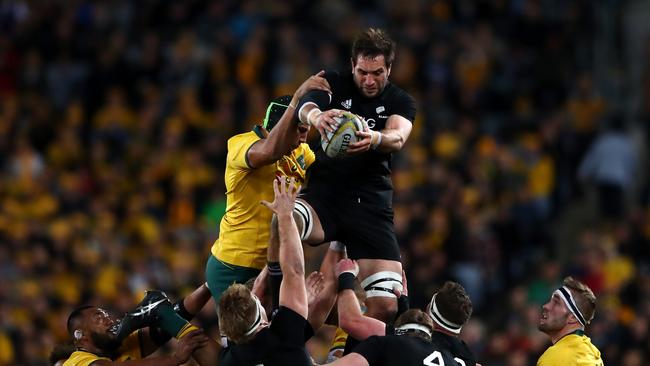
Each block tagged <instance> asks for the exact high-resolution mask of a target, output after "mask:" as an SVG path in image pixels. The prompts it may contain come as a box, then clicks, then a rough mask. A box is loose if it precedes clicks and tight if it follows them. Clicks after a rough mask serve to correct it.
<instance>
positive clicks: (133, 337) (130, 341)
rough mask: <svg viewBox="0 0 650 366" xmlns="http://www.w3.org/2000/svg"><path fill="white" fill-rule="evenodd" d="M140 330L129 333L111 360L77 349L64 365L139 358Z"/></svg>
mask: <svg viewBox="0 0 650 366" xmlns="http://www.w3.org/2000/svg"><path fill="white" fill-rule="evenodd" d="M138 337H139V335H138V331H137V330H136V331H135V332H133V333H131V334H129V336H128V337H126V339H125V340H124V341H123V342H122V346H121V347H120V349H119V351H118V352H117V354H118V356H117V357H116V358H115V359H113V360H111V359H110V358H108V357H104V356H98V355H96V354H94V353H90V352H88V351H83V350H77V351H74V352H72V354H71V355H70V357H69V358H68V359H67V360H66V361H65V362H64V363H63V366H90V364H91V363H93V362H95V361H97V360H106V361H128V360H139V359H141V358H142V350H141V349H140V340H139V339H138Z"/></svg>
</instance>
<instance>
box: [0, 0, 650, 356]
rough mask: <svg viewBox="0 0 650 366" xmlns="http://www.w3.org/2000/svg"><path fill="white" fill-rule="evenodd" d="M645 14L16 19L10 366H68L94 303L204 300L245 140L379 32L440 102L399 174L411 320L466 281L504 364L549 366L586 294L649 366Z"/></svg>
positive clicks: (543, 7) (581, 0)
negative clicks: (235, 157)
mask: <svg viewBox="0 0 650 366" xmlns="http://www.w3.org/2000/svg"><path fill="white" fill-rule="evenodd" d="M640 3H642V2H638V1H604V0H603V1H589V0H510V1H508V0H476V1H471V0H454V1H452V0H400V1H382V0H363V1H355V2H348V1H343V0H322V1H305V0H292V1H272V0H242V1H236V0H216V1H206V0H185V1H153V0H143V1H126V0H111V1H108V0H107V1H100V0H97V1H83V0H69V1H55V0H49V1H27V0H3V1H0V27H1V29H0V166H1V167H2V170H1V171H0V365H18V364H20V365H44V364H46V363H47V361H46V359H47V355H48V353H49V351H50V350H51V349H52V347H53V345H54V344H55V343H61V342H65V341H68V337H67V334H66V331H65V319H66V317H67V315H68V313H69V312H70V310H71V309H72V308H74V307H76V306H77V305H79V304H80V303H86V302H91V303H95V304H103V305H106V306H108V307H110V308H112V309H115V310H116V311H121V310H125V309H127V308H129V307H130V306H132V305H133V304H134V303H136V302H137V301H138V300H139V299H140V297H141V296H142V294H143V291H144V290H145V289H147V288H161V289H164V290H166V291H167V292H168V294H169V295H170V296H171V297H176V298H177V297H179V296H182V295H184V294H186V293H188V292H189V291H191V289H193V288H195V287H196V286H198V285H199V284H201V283H202V282H203V281H204V265H205V261H206V259H207V258H208V255H209V247H210V245H211V244H212V242H213V240H214V239H215V237H216V236H217V235H218V223H219V220H220V218H221V215H222V214H223V211H224V208H225V202H224V200H225V197H224V185H223V170H224V165H225V156H226V140H227V138H228V137H229V136H231V135H234V134H236V133H239V132H243V131H246V130H248V129H250V128H251V126H252V125H253V124H254V123H256V122H259V121H260V120H261V119H262V118H263V116H264V111H265V107H266V105H267V103H268V101H269V100H270V99H271V98H272V97H273V96H277V95H281V94H285V93H290V92H292V91H293V90H294V89H295V87H296V86H297V85H299V83H300V82H301V81H302V80H304V78H306V77H307V76H308V75H310V74H313V73H315V72H317V71H319V70H320V69H322V68H327V69H330V68H340V69H344V70H345V69H346V68H347V67H348V65H349V46H350V41H351V39H352V38H353V37H354V35H355V34H356V33H357V32H358V31H359V30H361V29H363V28H365V27H367V26H379V27H384V28H385V29H387V30H388V31H389V33H390V34H391V35H392V36H393V37H394V38H395V40H396V41H397V43H398V54H397V61H396V64H395V65H394V66H393V69H392V74H391V79H392V81H393V82H395V83H396V84H398V85H399V86H401V87H402V88H404V89H406V90H407V91H408V92H409V93H411V94H412V95H413V96H414V97H415V99H416V101H417V102H418V115H417V119H416V122H415V125H414V130H413V133H412V135H411V137H410V139H409V142H408V144H407V145H406V147H405V148H404V150H403V151H402V152H401V153H399V154H398V155H397V156H396V157H395V160H394V162H395V164H394V176H393V180H394V183H395V187H396V197H395V226H396V230H397V233H398V237H399V241H400V245H401V247H402V251H403V259H404V265H405V268H406V270H407V275H408V278H409V289H410V296H411V302H412V305H413V306H422V305H424V304H425V303H426V302H427V301H428V297H429V296H430V294H431V293H432V291H433V290H434V289H435V288H436V286H438V285H441V284H442V283H443V282H444V281H445V280H446V279H455V280H458V281H460V282H461V283H462V284H463V285H464V286H465V287H466V288H467V290H468V291H469V293H470V296H471V298H472V300H473V302H474V305H475V313H474V316H473V318H472V320H471V322H470V323H469V324H468V325H467V326H466V327H465V329H464V332H463V338H464V339H465V340H466V341H467V342H468V343H469V344H470V345H471V347H472V348H473V350H474V351H475V352H476V353H477V355H478V358H479V359H480V360H481V362H482V364H484V365H495V366H498V365H508V366H518V365H533V364H534V362H535V360H536V358H537V357H538V356H539V354H540V353H541V352H542V351H543V350H544V349H545V348H546V347H547V346H548V344H549V342H548V339H547V338H546V337H545V336H544V335H543V334H542V333H541V332H539V331H538V330H537V329H536V322H537V317H538V314H539V311H540V305H541V304H542V303H544V302H545V301H546V300H547V299H548V297H549V295H550V293H551V292H552V291H553V289H554V288H556V287H557V286H558V284H559V283H560V282H561V279H562V277H563V276H565V275H572V276H574V277H576V278H578V279H580V280H582V281H585V282H586V283H587V284H588V285H589V286H590V287H591V288H592V289H593V290H594V292H595V293H596V295H597V297H598V298H599V307H598V310H597V313H596V318H595V320H594V322H593V324H592V325H591V326H590V327H589V328H588V334H589V335H590V336H591V337H592V340H593V342H594V344H595V345H597V346H598V347H599V348H600V350H601V351H602V352H603V360H604V361H605V363H606V364H616V365H625V366H633V365H643V364H648V363H650V332H649V327H650V192H649V191H650V190H649V189H648V185H649V183H648V182H649V179H648V178H649V173H648V169H645V167H647V164H648V159H647V150H646V149H645V143H647V142H648V138H649V137H650V128H648V126H649V125H650V124H649V122H650V121H648V119H650V67H649V68H648V70H645V69H644V66H643V65H650V42H648V41H647V40H648V39H650V37H648V36H649V35H650V31H648V32H645V33H643V32H635V34H634V35H631V34H629V33H630V32H629V29H631V27H630V24H629V23H626V22H623V21H622V19H631V18H629V17H628V18H625V17H626V16H628V15H629V16H630V17H631V16H632V15H634V14H628V13H629V12H630V8H632V7H634V9H635V12H636V14H644V13H643V11H647V10H648V9H647V8H648V6H643V5H640ZM639 12H640V13H639ZM637 18H639V19H641V20H640V21H638V23H639V24H638V27H639V28H638V29H643V23H644V22H645V23H647V21H645V20H643V19H644V18H643V17H642V16H639V17H637ZM645 19H647V18H645ZM624 25H625V26H624ZM646 28H647V27H646ZM631 37H634V39H635V40H637V41H639V42H641V43H640V44H641V46H640V47H636V48H635V49H632V50H631V49H630V48H629V47H628V46H629V45H630V44H632V42H627V41H629V40H631V39H632V38H631ZM639 42H637V44H639ZM628 63H633V64H634V65H637V66H636V69H638V72H636V74H632V73H631V72H629V71H628V70H634V67H632V68H630V69H628V68H627V66H628ZM634 101H636V102H634ZM608 139H609V140H608ZM596 141H598V143H595V142H596ZM607 141H609V142H610V143H608V142H607ZM611 141H614V143H611ZM596 145H599V146H600V147H599V148H598V149H595V148H594V149H592V150H591V151H590V148H591V147H592V146H596ZM587 155H589V156H590V158H589V159H586V158H585V157H586V156H587ZM586 160H589V161H591V162H590V163H589V164H587V163H584V162H585V161H586ZM619 162H620V163H619ZM581 165H582V167H581ZM622 165H625V168H624V169H619V167H620V166H622ZM613 197H614V198H615V197H619V199H612V198H613ZM309 260H310V262H314V261H316V259H314V258H311V257H310V258H309ZM200 322H201V323H202V324H203V325H204V326H205V327H206V328H207V329H208V330H211V331H214V327H215V314H214V312H213V311H212V309H207V308H206V310H204V312H203V313H202V314H201V315H200ZM327 346H328V340H326V339H325V337H322V338H321V339H320V340H317V341H315V342H312V344H310V347H311V348H312V350H313V351H314V352H315V354H317V355H322V352H323V351H324V349H326V347H327Z"/></svg>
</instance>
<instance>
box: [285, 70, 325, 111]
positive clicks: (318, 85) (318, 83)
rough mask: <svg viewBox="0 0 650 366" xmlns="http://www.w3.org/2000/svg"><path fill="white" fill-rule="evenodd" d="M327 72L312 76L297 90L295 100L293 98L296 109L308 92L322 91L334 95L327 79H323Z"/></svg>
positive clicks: (322, 71)
mask: <svg viewBox="0 0 650 366" xmlns="http://www.w3.org/2000/svg"><path fill="white" fill-rule="evenodd" d="M323 75H325V71H324V70H321V71H319V72H318V74H316V75H312V76H310V77H309V78H308V79H307V80H305V81H303V82H302V84H300V86H299V87H298V89H296V91H295V93H293V98H291V105H292V106H294V107H297V106H298V102H300V99H302V97H304V96H305V94H307V93H308V92H310V91H312V90H322V91H324V92H327V93H330V94H331V93H332V90H331V89H330V84H329V83H328V82H327V79H325V78H324V77H323Z"/></svg>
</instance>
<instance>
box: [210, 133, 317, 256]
mask: <svg viewBox="0 0 650 366" xmlns="http://www.w3.org/2000/svg"><path fill="white" fill-rule="evenodd" d="M261 138H262V136H261V134H260V132H259V130H254V131H251V132H246V133H242V134H239V135H235V136H233V137H231V138H230V139H229V140H228V157H227V159H226V160H227V161H226V171H225V173H224V179H225V183H226V213H225V215H224V216H223V218H222V219H221V225H220V227H219V238H218V239H217V240H216V241H215V242H214V244H213V245H212V250H211V252H212V255H214V256H215V257H216V258H217V259H219V260H220V261H222V262H225V263H227V264H233V265H237V266H241V267H247V268H257V269H262V268H263V267H264V265H265V264H266V249H267V247H268V244H269V232H270V230H271V217H272V212H271V210H269V209H268V208H266V207H264V206H262V205H261V204H260V202H261V201H262V200H266V201H269V202H271V201H273V196H274V194H273V179H275V177H281V176H285V177H287V178H288V177H294V178H295V179H296V181H297V182H299V183H300V184H302V183H304V180H305V174H306V171H307V168H308V167H309V166H310V165H311V164H312V163H313V162H314V160H315V159H316V156H315V155H314V152H313V151H312V150H311V149H310V148H309V145H307V144H300V146H298V147H297V148H296V149H295V150H293V151H292V152H291V154H290V155H286V156H284V157H282V158H281V159H280V160H279V161H278V162H276V163H274V164H269V165H266V166H262V167H259V168H251V167H250V165H249V164H248V160H247V152H248V150H249V149H250V148H251V146H253V144H255V143H256V142H257V141H259V140H260V139H261Z"/></svg>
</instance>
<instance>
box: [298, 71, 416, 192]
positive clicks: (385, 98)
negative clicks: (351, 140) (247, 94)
mask: <svg viewBox="0 0 650 366" xmlns="http://www.w3.org/2000/svg"><path fill="white" fill-rule="evenodd" d="M325 78H326V79H327V81H328V82H329V85H330V88H331V90H332V95H331V98H329V97H328V96H327V94H326V93H325V92H323V91H311V92H309V93H308V94H307V95H306V96H305V97H304V98H303V100H302V102H303V103H304V102H309V101H312V102H315V103H316V104H318V106H319V108H320V109H321V110H329V109H341V110H347V111H350V112H352V113H355V114H357V115H359V116H361V117H363V118H365V120H366V122H367V123H368V127H369V128H370V129H371V130H374V131H380V130H382V129H384V127H385V126H386V121H387V120H388V118H389V117H390V116H391V115H400V116H402V117H404V118H406V119H407V120H409V121H411V122H413V121H414V120H415V101H414V99H413V98H412V97H411V96H410V95H408V94H407V93H406V92H405V91H404V90H402V89H400V88H399V87H397V86H395V85H393V84H391V83H390V82H389V83H387V85H386V87H385V88H384V90H383V91H382V92H381V94H379V95H378V96H376V97H373V98H366V97H364V96H363V95H362V94H361V93H360V92H359V90H358V88H357V87H356V85H355V84H354V80H353V77H352V74H351V73H347V74H345V75H341V74H339V73H338V72H335V71H328V72H326V73H325ZM328 102H329V103H328ZM315 151H316V162H315V163H314V164H313V165H312V166H311V168H310V169H309V171H308V173H309V184H308V189H319V187H320V188H322V189H325V190H327V191H331V190H334V191H335V192H341V193H343V192H345V193H350V192H351V193H352V194H354V195H355V196H359V197H365V198H368V199H370V200H372V201H375V200H376V198H379V199H382V200H386V199H388V200H390V199H392V191H393V185H392V183H391V180H390V173H391V158H392V154H390V153H382V152H379V151H375V150H370V151H368V152H365V153H362V154H359V155H356V156H352V157H346V158H338V159H335V158H330V157H328V156H327V155H326V154H325V152H324V151H323V149H322V148H320V147H318V148H317V149H316V150H315Z"/></svg>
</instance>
